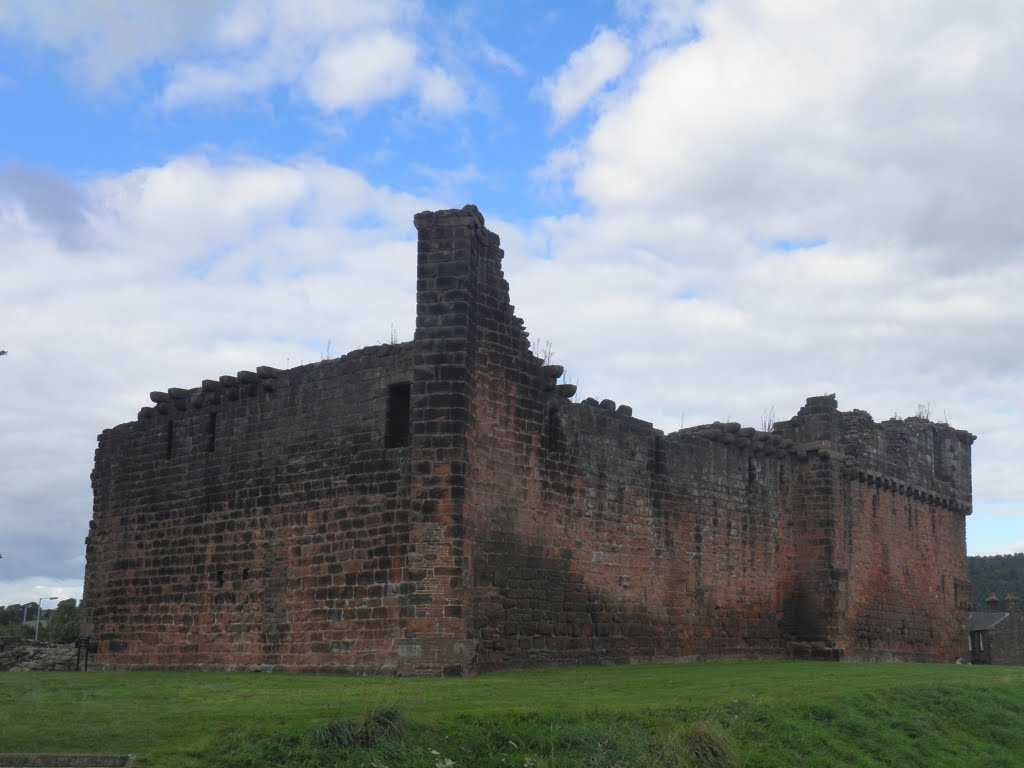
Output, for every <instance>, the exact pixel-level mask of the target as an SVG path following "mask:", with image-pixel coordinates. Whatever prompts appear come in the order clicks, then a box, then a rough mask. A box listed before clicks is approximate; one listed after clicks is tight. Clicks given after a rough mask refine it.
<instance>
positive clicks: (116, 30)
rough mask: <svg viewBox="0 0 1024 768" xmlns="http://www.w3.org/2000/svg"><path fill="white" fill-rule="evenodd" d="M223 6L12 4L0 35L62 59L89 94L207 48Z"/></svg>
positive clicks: (2, 17)
mask: <svg viewBox="0 0 1024 768" xmlns="http://www.w3.org/2000/svg"><path fill="white" fill-rule="evenodd" d="M227 6H228V3H227V2H224V1H223V0H183V1H182V2H173V3H135V2H127V1H121V2H118V1H116V0H115V1H113V2H111V0H79V1H78V2H61V3H39V2H34V0H13V2H8V3H5V4H4V8H3V11H2V12H0V31H4V32H8V33H11V34H17V35H23V36H25V37H27V38H29V39H31V40H35V41H38V42H39V43H40V44H42V45H44V46H47V47H50V48H54V49H56V50H58V51H61V52H63V53H66V54H67V55H69V56H70V57H71V59H72V61H73V63H74V67H73V71H74V73H75V75H76V76H79V77H82V78H83V79H84V80H85V81H86V82H87V83H88V84H89V85H90V86H91V87H93V88H104V87H107V86H109V85H110V84H111V83H113V82H114V81H115V80H117V79H118V78H120V77H122V76H124V75H126V74H130V73H133V72H134V71H135V70H136V69H137V68H138V67H140V66H146V65H148V64H150V63H153V62H155V61H160V60H161V59H163V58H165V57H168V56H172V55H178V54H180V53H181V52H183V51H186V50H188V49H190V48H191V47H192V46H202V45H204V44H208V43H209V41H210V30H211V29H213V28H214V26H215V23H216V19H217V17H218V16H219V15H220V14H221V13H222V12H223V11H224V10H225V9H226V8H227Z"/></svg>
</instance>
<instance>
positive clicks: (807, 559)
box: [464, 244, 973, 669]
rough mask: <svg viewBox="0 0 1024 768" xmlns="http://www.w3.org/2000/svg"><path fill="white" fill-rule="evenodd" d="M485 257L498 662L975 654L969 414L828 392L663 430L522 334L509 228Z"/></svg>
mask: <svg viewBox="0 0 1024 768" xmlns="http://www.w3.org/2000/svg"><path fill="white" fill-rule="evenodd" d="M475 258H476V261H475V262H474V266H475V269H476V271H477V277H476V282H475V284H476V295H475V297H474V302H475V304H477V305H478V306H479V314H478V317H477V324H476V328H475V331H476V334H475V340H476V348H475V349H476V353H475V360H474V361H472V363H471V365H470V367H469V373H470V375H471V376H472V386H471V391H472V396H473V411H472V413H471V415H470V419H469V424H470V427H469V431H468V433H467V434H468V438H469V442H468V465H469V475H468V478H467V495H466V504H465V507H464V512H465V520H466V531H467V535H466V546H465V550H464V551H465V552H466V553H467V554H468V565H469V568H468V571H467V573H466V583H467V584H469V585H471V587H472V589H471V591H470V592H469V594H468V597H467V600H468V602H467V606H466V610H467V612H468V614H469V615H470V616H471V625H470V626H469V627H468V630H469V631H470V632H471V633H472V636H473V637H474V639H477V640H478V641H479V644H478V650H477V653H478V657H477V664H478V666H479V667H480V668H483V669H486V668H492V667H501V666H507V665H509V664H535V663H580V662H596V661H618V662H624V661H632V660H637V659H655V658H663V657H667V658H703V657H710V656H715V657H722V656H745V655H757V656H765V655H774V654H781V653H790V654H795V655H801V656H809V657H819V658H844V657H849V658H904V659H922V660H950V661H951V660H953V659H954V658H955V657H956V656H957V655H959V653H960V647H961V646H962V644H963V643H962V640H963V637H965V627H964V608H965V604H964V595H966V592H965V585H966V556H965V551H966V547H965V541H964V514H965V513H967V512H969V509H970V506H969V505H970V463H969V460H970V453H969V445H970V440H972V439H973V438H972V437H971V436H970V435H967V433H963V432H958V431H956V430H952V429H950V428H948V427H945V426H944V425H933V424H931V423H930V422H926V421H924V420H910V422H908V423H904V422H891V423H890V422H886V423H885V424H883V425H876V424H875V423H874V422H873V421H872V420H871V419H870V416H868V415H867V414H864V413H863V412H857V411H855V412H852V413H850V414H842V413H840V412H839V411H838V408H837V407H836V403H835V398H834V397H831V396H828V397H824V398H811V399H809V400H808V404H807V406H805V407H804V408H803V409H801V412H800V414H799V415H798V416H797V417H794V419H792V420H791V421H790V422H783V423H781V424H780V425H779V429H778V430H777V431H778V434H777V435H773V436H766V435H763V434H757V433H755V434H751V433H753V432H754V431H753V430H743V431H742V432H736V431H735V430H736V427H735V425H732V426H731V427H730V428H729V429H726V430H722V429H719V428H712V429H705V430H689V431H687V432H684V433H677V434H675V435H670V436H668V437H664V436H661V435H660V433H658V432H656V431H655V430H653V429H652V427H651V425H650V424H648V423H646V422H642V421H639V420H637V419H634V418H631V416H630V415H629V413H628V412H615V408H614V405H613V404H607V403H606V404H601V405H598V404H597V403H596V401H593V402H592V403H590V404H570V403H568V402H566V401H565V398H564V396H563V395H564V394H565V393H564V392H560V391H559V390H558V389H557V388H555V387H553V386H552V384H553V382H552V379H551V372H550V371H548V370H547V369H545V368H544V367H543V366H542V364H541V361H539V360H538V359H536V358H534V357H533V356H532V355H530V354H529V353H528V352H527V351H526V347H525V337H524V335H523V334H522V333H521V326H522V323H521V321H519V320H518V319H516V318H515V317H514V315H513V314H512V308H511V305H510V303H509V300H508V286H507V284H506V283H505V281H504V279H503V276H502V273H501V267H500V261H501V252H500V249H498V248H497V244H495V247H494V248H493V249H491V250H490V251H484V252H481V253H479V254H477V255H476V257H475ZM604 405H608V406H610V409H609V408H605V407H603V406H604ZM709 438H710V439H709ZM858 467H860V468H861V470H860V474H863V473H864V472H865V471H867V472H868V473H869V474H871V473H872V472H874V473H876V474H874V475H871V476H872V477H880V476H879V475H877V472H880V471H884V472H887V473H889V475H891V476H892V477H893V478H894V482H895V484H896V487H897V489H899V488H900V487H901V483H902V487H903V489H904V490H903V491H900V493H904V494H905V495H904V497H902V498H905V499H907V500H909V502H908V503H907V504H903V506H904V507H907V509H902V507H901V510H902V511H901V512H900V513H899V514H897V513H895V512H894V511H893V510H892V509H889V508H887V507H885V505H886V503H887V502H886V501H884V500H882V501H875V499H874V494H873V493H872V494H869V495H865V494H864V493H863V492H862V490H861V484H860V482H859V481H857V482H852V481H851V478H856V477H857V476H858V475H857V468H858ZM889 475H886V477H889ZM879 482H884V481H881V480H879ZM908 489H909V490H908ZM897 495H898V494H897ZM890 502H891V504H890V506H891V505H892V504H895V505H896V506H899V504H900V503H899V502H898V501H891V500H890ZM879 505H881V506H882V507H883V508H885V509H884V514H882V513H877V512H875V509H876V508H877V507H878V506H879ZM908 510H909V511H908ZM900 514H902V515H903V517H902V518H900V517H899V515H900ZM923 515H926V527H924V528H922V523H921V520H922V516H923ZM897 518H899V519H897ZM908 519H909V521H910V522H909V525H908V524H906V521H907V520H908ZM900 520H902V521H903V522H902V523H901V522H900Z"/></svg>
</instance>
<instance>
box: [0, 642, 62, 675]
mask: <svg viewBox="0 0 1024 768" xmlns="http://www.w3.org/2000/svg"><path fill="white" fill-rule="evenodd" d="M77 659H78V651H77V650H76V649H75V646H74V645H53V644H52V643H39V642H36V641H35V640H24V639H22V638H20V637H0V672H74V671H75V669H76V663H77Z"/></svg>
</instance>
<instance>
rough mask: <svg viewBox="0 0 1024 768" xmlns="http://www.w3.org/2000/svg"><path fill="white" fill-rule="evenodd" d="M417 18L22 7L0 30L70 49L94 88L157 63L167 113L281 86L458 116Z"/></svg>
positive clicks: (317, 97)
mask: <svg viewBox="0 0 1024 768" xmlns="http://www.w3.org/2000/svg"><path fill="white" fill-rule="evenodd" d="M421 13H422V11H421V8H420V4H419V3H418V2H414V1H411V0H378V1H377V2H373V3H366V2H361V1H357V0H344V1H341V0H333V1H332V2H326V1H325V0H306V2H301V3H300V2H293V1H292V0H262V2H255V3H253V2H242V0H192V1H191V2H180V3H142V4H140V3H134V2H126V0H114V1H113V2H111V1H109V0H87V1H85V2H78V3H71V4H69V5H68V6H67V7H64V5H60V6H58V5H53V4H45V3H34V2H33V3H30V2H19V3H16V4H14V5H13V6H9V7H8V8H7V9H6V13H5V14H4V15H0V31H7V32H8V33H11V34H16V35H20V36H22V37H25V38H26V39H29V40H32V41H35V42H37V43H39V44H41V45H43V46H46V47H49V48H52V49H54V50H57V51H59V52H61V53H63V54H65V55H67V56H68V57H70V58H71V60H72V61H73V62H74V65H75V66H74V68H73V73H74V74H75V75H76V76H78V77H81V78H84V80H85V81H86V82H87V83H88V84H89V85H90V86H92V87H94V88H105V87H109V86H111V85H112V84H114V83H116V82H117V81H119V80H120V79H122V78H124V77H126V76H131V75H133V74H135V73H137V72H138V71H139V70H140V69H143V68H145V67H147V66H150V65H152V64H155V63H162V64H166V65H167V66H168V68H169V69H168V71H167V72H166V74H165V77H166V81H165V83H164V87H163V94H162V97H161V101H162V103H163V105H164V107H166V108H168V109H179V108H182V107H186V106H191V105H196V104H208V103H221V102H225V101H238V100H240V99H244V98H247V97H250V96H261V95H266V94H268V93H269V92H270V91H271V90H272V89H274V88H278V87H283V88H289V89H296V90H297V91H298V92H299V93H302V94H304V95H305V96H307V97H308V98H309V99H310V101H311V102H312V103H313V104H314V105H315V106H316V107H318V108H319V109H321V110H322V111H324V112H327V113H330V112H335V111H338V110H343V109H356V110H360V109H365V108H368V107H370V106H372V105H374V104H377V103H380V102H383V101H386V100H389V99H394V98H398V97H400V96H403V95H406V94H411V95H413V96H414V97H415V98H416V99H417V100H418V102H419V104H420V106H421V107H422V109H423V110H424V111H425V112H432V113H443V114H452V113H456V112H459V111H461V110H463V109H465V106H466V95H465V91H464V89H463V87H462V86H461V84H460V83H459V82H458V81H457V79H456V78H455V76H454V75H453V74H452V73H451V72H448V71H446V70H445V69H444V68H443V67H442V66H441V65H440V64H438V63H436V62H433V61H431V60H430V58H429V57H428V55H427V53H426V52H424V51H423V50H422V47H421V46H420V44H419V43H418V41H417V36H416V27H417V22H418V21H419V19H420V16H421Z"/></svg>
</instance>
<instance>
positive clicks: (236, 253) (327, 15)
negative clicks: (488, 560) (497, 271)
mask: <svg viewBox="0 0 1024 768" xmlns="http://www.w3.org/2000/svg"><path fill="white" fill-rule="evenodd" d="M1022 39H1024V3H1021V2H1020V0H987V1H986V2H985V3H964V2H962V0H901V1H900V2H898V3H893V2H889V1H888V0H885V1H883V0H877V1H876V0H862V1H861V2H856V3H851V2H847V0H834V1H832V2H830V1H828V0H706V2H697V1H696V0H692V1H691V0H619V2H612V0H606V1H601V0H593V1H592V2H584V0H580V1H579V2H569V1H568V0H566V2H561V3H558V2H554V3H552V2H547V1H545V2H541V1H539V0H538V1H537V2H529V1H526V0H467V2H457V1H455V0H452V1H450V2H440V1H436V2H435V1H434V0H420V1H417V0H394V1H392V0H377V1H376V2H374V3H367V2H364V0H352V1H351V2H347V1H343V0H308V1H307V2H296V0H263V1H262V2H258V1H256V0H252V1H249V0H246V1H245V2H239V1H237V0H188V1H185V0H182V1H181V2H174V3H163V2H153V3H137V2H134V1H133V0H52V1H51V2H38V1H37V0H23V1H22V0H9V1H8V2H5V3H3V4H2V5H0V242H2V246H0V264H2V272H0V349H5V350H7V351H8V352H9V354H8V355H6V356H3V357H0V395H2V405H0V553H2V555H3V559H2V560H0V605H3V604H6V603H13V602H27V601H29V600H33V599H36V598H38V597H41V596H50V595H57V596H61V597H67V596H73V597H79V596H80V594H81V579H82V571H83V567H84V556H83V555H84V545H83V538H84V536H85V535H86V532H87V529H88V522H89V518H90V516H91V504H92V498H91V490H90V486H89V472H90V470H91V466H92V459H93V450H94V449H95V445H96V435H97V433H99V432H100V431H101V430H102V429H104V428H106V427H109V426H112V425H115V424H119V423H122V422H125V421H130V420H132V419H134V418H135V415H136V413H137V411H138V409H139V407H140V406H143V405H145V404H147V401H148V393H149V392H150V390H156V389H160V390H165V389H167V388H168V387H171V386H180V387H191V386H196V385H198V383H199V382H200V381H201V380H202V379H204V378H214V377H216V376H218V375H220V374H224V373H233V372H235V371H237V370H240V369H252V368H253V367H254V366H257V365H264V364H265V365H273V366H277V367H290V366H294V365H298V364H300V363H303V362H310V361H314V360H319V359H321V358H322V357H324V356H327V355H336V354H339V353H342V352H344V351H347V350H349V349H353V348H357V347H361V346H365V345H368V344H375V343H379V342H382V341H385V340H387V339H388V338H389V337H390V335H391V332H392V328H393V329H394V331H395V333H396V334H397V336H398V337H399V338H400V339H402V340H405V339H409V338H411V336H412V332H413V323H414V304H413V302H414V275H415V245H414V241H415V232H414V230H413V227H412V216H413V214H414V213H415V212H417V211H420V210H425V209H435V208H449V207H461V206H462V205H464V204H465V203H470V202H472V203H475V204H477V205H478V206H479V207H480V209H481V211H482V212H483V213H484V215H485V216H486V218H487V223H488V226H489V227H490V228H491V229H493V230H494V231H496V232H498V233H499V234H500V235H501V237H502V241H503V244H504V246H505V250H506V273H507V275H508V277H509V279H510V282H511V284H512V294H513V301H514V302H515V303H516V305H517V308H518V313H519V314H520V315H521V316H522V317H523V318H524V319H525V320H526V323H527V328H528V329H529V330H530V331H531V334H532V337H533V338H534V339H535V340H537V339H539V340H542V341H543V342H545V343H547V342H550V344H551V348H552V349H553V351H554V357H555V361H556V362H559V363H561V364H563V365H565V367H566V369H567V376H568V379H569V380H570V381H574V382H577V383H578V384H579V387H580V392H581V394H582V395H583V396H591V395H592V396H596V397H598V398H611V399H613V400H616V401H617V402H620V403H627V404H630V405H632V406H633V408H634V412H635V413H636V415H637V416H639V417H641V418H645V419H648V420H650V421H653V422H654V423H655V424H656V425H657V426H659V427H661V428H663V429H666V430H674V429H678V428H679V426H680V425H685V426H692V425H695V424H700V423H704V422H710V421H714V420H716V419H722V420H725V419H729V420H738V421H742V422H744V423H746V424H748V425H751V426H760V425H761V422H762V419H763V418H764V416H765V414H766V413H771V412H773V413H774V414H775V415H776V417H778V418H780V419H783V418H788V417H789V416H791V415H792V414H793V413H795V411H796V410H797V409H798V408H799V407H800V405H801V404H802V403H803V401H804V398H805V397H807V396H809V395H820V394H822V393H826V392H835V393H836V394H837V396H838V399H839V403H840V407H841V408H843V409H846V410H849V409H852V408H862V409H865V410H868V411H870V412H871V413H873V414H874V415H875V417H876V419H878V420H882V419H885V418H888V417H891V416H892V415H893V414H898V415H899V416H910V415H914V414H915V413H918V412H919V411H921V410H924V411H926V412H930V414H931V418H932V419H934V420H948V421H949V422H950V423H951V424H953V425H954V426H956V427H959V428H965V429H968V430H970V431H972V432H974V433H975V434H977V435H978V441H977V443H975V446H974V448H975V453H974V457H975V461H974V498H975V512H974V515H973V516H972V517H971V518H970V519H969V522H968V549H969V551H970V552H971V553H973V554H979V553H980V554H992V553H997V552H1013V551H1018V550H1022V549H1024V473H1022V472H1021V471H1020V469H1019V462H1020V458H1021V457H1022V456H1024V438H1022V435H1024V410H1022V403H1021V386H1020V384H1021V381H1022V380H1024V354H1022V340H1021V336H1022V334H1024V302H1022V300H1021V296H1022V295H1024V259H1022V255H1024V254H1022V242H1024V216H1022V215H1021V214H1020V196H1021V187H1022V182H1024V144H1022V142H1021V138H1020V130H1021V126H1022V125H1024V88H1022V86H1021V81H1020V73H1021V72H1022V71H1024V47H1021V45H1020V40H1022Z"/></svg>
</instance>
